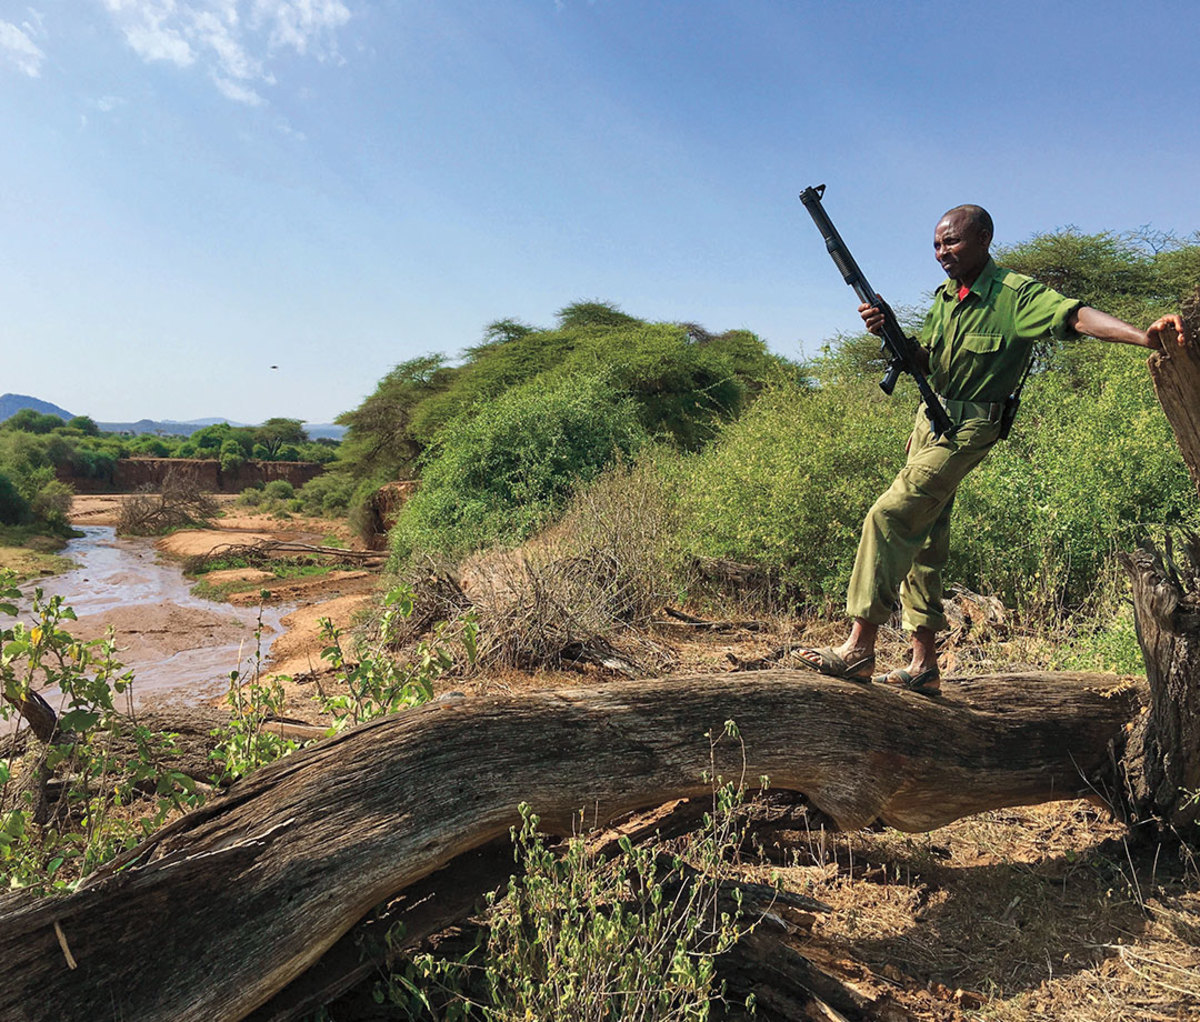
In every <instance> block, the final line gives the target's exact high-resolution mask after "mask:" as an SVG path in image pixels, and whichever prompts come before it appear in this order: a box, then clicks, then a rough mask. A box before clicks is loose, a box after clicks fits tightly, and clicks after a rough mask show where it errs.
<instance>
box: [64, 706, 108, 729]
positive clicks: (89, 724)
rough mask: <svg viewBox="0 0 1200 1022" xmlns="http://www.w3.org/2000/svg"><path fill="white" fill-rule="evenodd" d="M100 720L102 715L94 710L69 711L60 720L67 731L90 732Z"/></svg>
mask: <svg viewBox="0 0 1200 1022" xmlns="http://www.w3.org/2000/svg"><path fill="white" fill-rule="evenodd" d="M99 720H100V714H98V713H96V712H94V711H92V710H68V711H67V712H66V713H64V714H63V715H62V717H61V719H60V720H59V726H60V727H62V728H63V730H65V731H89V730H91V729H92V728H93V727H95V726H96V723H97V722H98V721H99Z"/></svg>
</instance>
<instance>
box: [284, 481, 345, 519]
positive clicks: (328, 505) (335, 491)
mask: <svg viewBox="0 0 1200 1022" xmlns="http://www.w3.org/2000/svg"><path fill="white" fill-rule="evenodd" d="M353 493H354V480H353V479H351V478H350V476H349V475H347V474H346V473H339V472H325V473H323V474H322V475H319V476H317V477H316V478H315V479H310V480H309V481H308V482H307V483H305V484H304V485H303V486H302V487H300V489H299V490H298V491H297V493H296V496H297V497H298V498H299V499H300V502H301V504H302V506H303V508H304V513H305V514H310V515H334V514H341V513H343V512H345V510H346V508H347V507H348V506H349V504H350V498H351V496H352V495H353Z"/></svg>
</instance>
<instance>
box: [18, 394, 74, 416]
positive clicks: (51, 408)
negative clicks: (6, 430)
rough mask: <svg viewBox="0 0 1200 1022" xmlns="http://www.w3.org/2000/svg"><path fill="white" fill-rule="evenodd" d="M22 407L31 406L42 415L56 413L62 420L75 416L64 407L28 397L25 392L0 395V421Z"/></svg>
mask: <svg viewBox="0 0 1200 1022" xmlns="http://www.w3.org/2000/svg"><path fill="white" fill-rule="evenodd" d="M22 408H32V409H33V410H34V411H35V412H41V414H42V415H57V416H58V417H59V418H60V419H62V420H63V422H66V421H67V420H68V419H73V418H75V416H74V415H72V414H71V413H70V412H68V411H67V410H66V409H65V408H59V407H58V405H55V404H51V403H50V402H49V401H43V400H42V399H41V398H36V397H29V396H27V395H25V394H4V395H2V396H0V422H3V421H4V420H5V419H10V418H12V417H13V416H14V415H16V414H17V412H19V411H21V409H22Z"/></svg>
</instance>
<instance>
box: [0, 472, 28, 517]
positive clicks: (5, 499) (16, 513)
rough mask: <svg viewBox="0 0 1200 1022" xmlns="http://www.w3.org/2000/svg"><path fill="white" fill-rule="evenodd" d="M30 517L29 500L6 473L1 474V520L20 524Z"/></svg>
mask: <svg viewBox="0 0 1200 1022" xmlns="http://www.w3.org/2000/svg"><path fill="white" fill-rule="evenodd" d="M28 517H29V502H28V501H27V500H26V499H25V498H24V497H23V496H21V492H20V491H19V490H18V489H17V488H16V487H15V486H14V485H13V482H12V480H11V479H9V478H8V476H6V475H0V522H2V523H3V524H5V525H20V524H21V523H22V522H23V521H25V520H26V519H27V518H28Z"/></svg>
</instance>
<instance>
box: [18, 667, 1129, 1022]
mask: <svg viewBox="0 0 1200 1022" xmlns="http://www.w3.org/2000/svg"><path fill="white" fill-rule="evenodd" d="M946 688H947V693H946V694H945V695H944V696H943V697H941V698H938V699H929V698H923V697H921V696H916V695H913V694H911V693H905V692H899V691H894V690H891V689H886V688H883V687H881V686H863V685H857V684H854V683H851V682H842V681H833V680H829V679H822V678H818V677H816V676H815V675H812V674H809V673H806V672H795V671H761V672H755V673H753V674H747V675H737V676H729V675H692V676H688V677H677V678H672V679H667V680H654V681H639V682H628V683H626V682H621V683H614V684H607V685H601V686H595V687H592V688H588V689H570V690H560V691H552V692H542V693H534V694H530V695H523V696H506V697H487V698H482V697H481V698H477V699H461V698H460V699H447V700H439V701H437V702H435V703H432V704H428V705H426V706H424V707H421V708H419V709H417V710H414V711H410V712H408V713H404V714H399V715H396V716H392V717H386V718H382V719H380V720H377V721H372V722H370V723H367V724H364V725H362V726H360V727H358V728H355V729H353V730H351V731H348V732H345V733H343V734H341V735H338V736H335V737H333V738H331V739H329V740H327V741H324V742H321V743H319V744H317V745H315V746H313V747H311V748H309V749H306V750H303V751H301V752H299V753H296V754H294V755H292V756H290V757H288V758H287V759H284V760H281V761H279V762H278V763H275V764H272V765H271V766H269V767H266V768H264V769H262V770H260V771H259V772H258V773H256V774H254V775H252V776H251V777H249V778H247V779H246V780H244V781H242V782H239V783H238V784H235V785H234V786H232V787H231V788H230V789H229V791H228V793H227V794H226V795H225V796H223V797H221V798H219V799H214V800H213V801H211V802H210V803H208V804H207V805H205V806H204V807H202V808H201V809H199V810H197V811H195V812H193V813H191V814H190V815H188V816H186V817H184V818H183V819H181V820H179V821H177V822H176V823H174V824H172V825H171V826H169V827H167V828H165V829H164V830H162V831H161V832H159V833H158V834H156V835H154V836H152V837H151V838H150V839H148V840H147V841H146V842H144V843H143V844H142V845H140V846H139V847H138V848H136V849H134V850H133V851H131V852H129V853H126V854H125V855H124V856H122V857H120V858H119V859H117V860H114V861H113V862H112V863H110V864H109V865H108V866H106V867H104V868H103V869H101V870H100V871H98V872H97V873H95V874H93V876H92V877H90V878H89V879H88V881H87V882H86V883H85V884H84V885H83V886H82V888H81V889H80V890H79V891H78V892H76V893H74V894H72V895H70V896H67V897H64V898H61V899H42V900H38V899H32V898H29V897H27V896H22V895H19V894H18V895H8V896H5V897H4V898H2V899H0V1018H5V1019H10V1018H11V1019H31V1020H32V1019H56V1020H72V1019H80V1020H83V1019H86V1020H89V1022H91V1020H94V1019H97V1018H109V1017H111V1018H120V1019H123V1020H125V1022H134V1020H139V1019H162V1020H167V1019H170V1020H173V1022H174V1020H180V1022H187V1020H196V1022H200V1020H204V1022H212V1020H217V1019H241V1018H243V1017H245V1016H246V1015H247V1014H249V1013H250V1012H251V1011H253V1010H254V1009H255V1008H256V1007H258V1006H259V1005H262V1004H264V1003H265V1002H266V1001H267V1000H268V999H269V998H270V997H271V996H272V995H273V994H274V993H276V992H277V991H280V990H282V989H283V988H284V987H286V986H287V985H288V984H289V983H291V982H292V981H293V980H294V979H296V978H297V977H298V976H300V975H301V974H302V973H303V972H304V971H305V970H306V969H307V968H308V967H309V966H310V965H312V964H313V963H314V962H316V961H317V960H318V959H319V958H320V957H321V955H322V954H323V953H324V952H325V951H326V950H327V949H328V948H330V947H331V946H332V945H333V944H334V943H335V942H336V941H337V940H338V938H339V937H340V936H341V935H342V934H344V933H345V932H346V931H347V930H349V929H350V927H352V926H353V925H354V924H355V923H356V922H357V921H358V920H359V919H361V918H363V917H364V916H365V915H366V914H367V913H368V911H369V910H370V909H371V908H372V907H373V906H376V905H378V904H380V903H381V902H383V901H385V900H386V899H388V898H391V897H392V896H394V895H395V894H396V893H397V892H399V891H402V890H405V889H407V888H408V887H410V886H411V885H413V884H415V883H417V882H418V881H420V880H422V879H423V878H425V877H427V876H429V875H430V874H431V873H433V872H434V871H435V870H437V869H439V868H441V867H444V866H447V865H448V864H450V863H452V862H453V861H454V860H455V859H456V858H458V857H459V856H462V855H464V854H465V853H468V852H470V851H471V850H472V849H476V848H479V847H481V846H483V845H485V844H486V843H488V842H490V841H492V840H494V839H496V838H498V837H502V836H503V835H505V834H506V833H507V831H508V830H509V828H510V827H511V826H512V825H513V824H514V823H516V822H517V820H518V815H517V809H516V807H517V804H518V803H519V802H521V801H526V802H529V803H530V804H531V805H532V806H534V808H535V809H536V811H537V812H538V813H539V815H540V816H541V817H542V820H543V824H542V827H543V829H544V830H546V831H548V832H551V833H555V832H557V833H569V832H570V828H571V823H572V820H573V819H574V817H575V814H576V812H577V811H578V810H579V809H580V808H581V807H586V809H587V814H588V818H589V820H591V819H595V820H596V821H597V822H598V823H603V822H605V821H608V820H612V819H614V818H616V817H618V816H620V815H623V814H625V813H629V812H632V811H634V810H637V809H640V808H644V807H647V806H656V805H661V804H662V803H664V802H667V801H670V800H672V799H676V798H681V797H694V796H699V795H701V794H704V793H706V792H707V791H708V790H709V788H708V784H707V783H706V782H705V781H704V780H703V778H702V774H703V772H704V771H705V770H706V769H707V768H708V767H709V762H710V760H709V757H710V749H709V742H708V741H707V740H706V738H705V737H704V736H705V734H706V733H711V734H714V735H716V734H719V733H720V732H721V729H722V725H723V723H724V721H726V720H728V719H734V720H736V721H737V723H738V725H739V728H740V730H741V734H742V736H743V739H744V741H745V753H744V755H745V762H744V769H745V771H746V775H747V776H749V777H752V778H757V777H759V776H760V775H766V776H768V777H769V778H770V780H771V784H772V786H773V787H775V788H780V789H785V790H793V791H801V792H804V793H805V794H806V795H807V796H808V797H809V799H810V800H811V801H812V802H813V803H814V804H815V805H816V806H817V807H818V808H819V809H821V810H822V811H823V812H825V813H827V814H828V815H829V816H831V817H832V818H833V819H835V820H836V821H837V822H838V823H839V825H841V826H842V827H844V828H857V827H860V826H863V825H865V824H867V823H869V822H871V821H873V820H875V819H877V818H878V819H882V820H883V821H884V822H885V823H887V824H890V825H892V826H895V827H898V828H901V829H904V830H909V831H922V830H927V829H931V828H933V827H937V826H941V825H943V824H946V823H949V822H951V821H952V820H954V819H957V818H959V817H961V816H963V815H967V814H970V813H974V812H978V811H981V810H985V809H992V808H997V807H1001V806H1011V805H1025V804H1034V803H1038V802H1044V801H1049V800H1054V799H1061V798H1071V797H1075V796H1076V795H1078V794H1079V793H1080V792H1081V791H1086V790H1089V789H1090V788H1091V785H1092V778H1093V775H1095V774H1096V773H1097V772H1101V771H1103V770H1105V768H1106V765H1107V764H1108V763H1109V762H1110V758H1111V756H1112V750H1111V748H1110V745H1111V743H1112V741H1113V739H1114V737H1116V736H1119V735H1120V734H1122V732H1123V725H1124V724H1125V722H1126V721H1128V720H1129V719H1130V718H1132V717H1133V716H1134V714H1135V712H1136V709H1137V702H1138V693H1136V692H1135V691H1133V690H1132V689H1131V688H1130V687H1128V686H1125V687H1120V686H1116V685H1115V679H1113V678H1112V677H1111V676H1105V675H1082V674H1026V675H1015V676H990V677H982V678H973V679H966V680H964V681H963V683H962V684H960V685H947V686H946ZM718 753H719V758H718V764H717V765H718V769H719V770H720V771H722V772H723V773H724V774H725V776H727V777H735V776H738V775H739V774H740V772H741V771H742V769H743V763H742V761H741V758H740V754H739V753H738V752H737V751H736V750H735V749H734V748H732V746H731V747H730V748H728V749H721V748H719V749H718Z"/></svg>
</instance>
